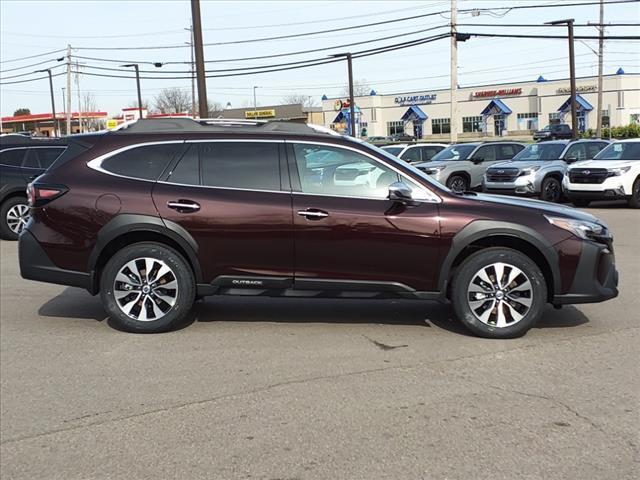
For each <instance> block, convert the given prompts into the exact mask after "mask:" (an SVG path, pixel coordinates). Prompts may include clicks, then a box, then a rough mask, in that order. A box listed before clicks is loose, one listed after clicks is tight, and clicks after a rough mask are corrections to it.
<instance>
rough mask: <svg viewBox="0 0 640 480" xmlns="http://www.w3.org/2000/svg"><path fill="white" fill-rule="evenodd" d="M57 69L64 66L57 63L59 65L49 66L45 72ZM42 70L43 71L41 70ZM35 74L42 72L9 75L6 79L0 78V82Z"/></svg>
mask: <svg viewBox="0 0 640 480" xmlns="http://www.w3.org/2000/svg"><path fill="white" fill-rule="evenodd" d="M58 67H64V64H62V63H59V64H57V65H53V66H50V67H49V68H48V69H47V70H53V69H54V68H58ZM43 70H44V69H43ZM36 73H42V72H28V73H21V74H18V75H10V76H8V77H1V78H0V81H2V80H8V79H10V78H20V77H26V76H29V75H34V74H36Z"/></svg>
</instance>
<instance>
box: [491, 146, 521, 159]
mask: <svg viewBox="0 0 640 480" xmlns="http://www.w3.org/2000/svg"><path fill="white" fill-rule="evenodd" d="M496 148H497V149H498V160H511V159H512V158H513V157H514V156H515V154H516V153H518V152H519V151H520V150H522V149H523V148H524V147H521V146H520V145H497V146H496Z"/></svg>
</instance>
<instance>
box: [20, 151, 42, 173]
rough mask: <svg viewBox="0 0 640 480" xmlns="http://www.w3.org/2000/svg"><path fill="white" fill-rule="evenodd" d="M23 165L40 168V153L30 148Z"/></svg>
mask: <svg viewBox="0 0 640 480" xmlns="http://www.w3.org/2000/svg"><path fill="white" fill-rule="evenodd" d="M22 166H23V167H26V168H40V164H39V163H38V155H37V153H36V152H35V149H34V148H30V149H29V150H27V155H26V156H25V157H24V163H23V164H22Z"/></svg>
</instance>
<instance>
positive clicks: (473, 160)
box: [471, 157, 484, 165]
mask: <svg viewBox="0 0 640 480" xmlns="http://www.w3.org/2000/svg"><path fill="white" fill-rule="evenodd" d="M471 161H472V162H473V163H475V164H476V165H477V164H478V163H482V162H484V158H483V157H473V158H471Z"/></svg>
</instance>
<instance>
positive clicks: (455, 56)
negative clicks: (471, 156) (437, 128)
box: [449, 0, 458, 144]
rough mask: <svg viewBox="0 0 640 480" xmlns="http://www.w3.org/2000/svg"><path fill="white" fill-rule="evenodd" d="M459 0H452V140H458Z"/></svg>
mask: <svg viewBox="0 0 640 480" xmlns="http://www.w3.org/2000/svg"><path fill="white" fill-rule="evenodd" d="M457 23H458V0H451V89H450V95H451V111H450V112H449V117H450V119H449V129H450V135H451V137H450V142H451V143H452V144H454V143H456V142H457V141H458V92H457V91H458V27H457V26H456V24H457Z"/></svg>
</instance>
